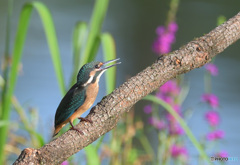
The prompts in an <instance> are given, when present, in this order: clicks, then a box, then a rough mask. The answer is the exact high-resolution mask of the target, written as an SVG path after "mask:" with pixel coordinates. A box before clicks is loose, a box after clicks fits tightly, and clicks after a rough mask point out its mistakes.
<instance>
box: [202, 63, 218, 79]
mask: <svg viewBox="0 0 240 165" xmlns="http://www.w3.org/2000/svg"><path fill="white" fill-rule="evenodd" d="M205 69H206V70H207V71H208V72H209V73H210V74H211V75H212V76H217V75H218V68H217V66H216V65H215V64H213V63H209V64H206V65H205Z"/></svg>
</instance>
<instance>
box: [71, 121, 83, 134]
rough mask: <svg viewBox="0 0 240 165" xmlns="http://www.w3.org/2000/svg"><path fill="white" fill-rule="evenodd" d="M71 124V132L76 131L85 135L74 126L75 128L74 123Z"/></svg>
mask: <svg viewBox="0 0 240 165" xmlns="http://www.w3.org/2000/svg"><path fill="white" fill-rule="evenodd" d="M70 124H71V126H72V127H71V128H70V129H71V130H75V131H77V132H79V133H80V134H81V135H84V133H83V132H82V131H81V130H79V129H77V128H75V127H74V126H73V124H72V122H70Z"/></svg>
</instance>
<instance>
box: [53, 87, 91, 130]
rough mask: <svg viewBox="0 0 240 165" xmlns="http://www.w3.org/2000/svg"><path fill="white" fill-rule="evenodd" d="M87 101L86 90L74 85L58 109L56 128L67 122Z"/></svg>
mask: <svg viewBox="0 0 240 165" xmlns="http://www.w3.org/2000/svg"><path fill="white" fill-rule="evenodd" d="M85 99H86V90H85V89H84V88H83V87H81V86H78V85H77V84H75V85H73V86H72V88H71V89H70V90H69V91H68V92H67V94H66V95H65V96H64V97H63V99H62V101H61V103H60V104H59V106H58V108H57V112H56V114H55V127H56V126H57V125H59V124H61V123H62V122H64V121H65V120H67V119H68V118H69V117H70V116H71V115H72V114H73V113H74V112H75V111H76V110H77V109H78V108H79V107H80V106H81V105H83V103H84V101H85Z"/></svg>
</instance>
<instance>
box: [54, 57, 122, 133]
mask: <svg viewBox="0 0 240 165" xmlns="http://www.w3.org/2000/svg"><path fill="white" fill-rule="evenodd" d="M117 60H119V58H118V59H115V60H110V61H107V62H90V63H88V64H85V65H84V66H83V67H82V68H81V69H80V71H79V72H78V75H77V82H76V84H74V85H73V86H72V87H71V88H70V90H69V91H68V92H67V94H66V95H65V96H64V97H63V99H62V101H61V102H60V104H59V106H58V108H57V111H56V114H55V125H54V126H55V131H54V135H53V137H54V136H56V135H57V134H58V132H59V131H60V130H61V129H62V128H63V127H64V126H65V125H66V124H67V123H68V122H69V123H70V124H71V126H72V127H71V129H72V130H76V131H78V132H79V133H81V134H83V132H82V131H81V130H79V129H77V128H75V127H74V126H73V123H72V122H73V120H74V119H76V118H78V119H80V120H84V121H88V122H90V123H92V121H91V120H89V119H85V118H82V117H80V116H81V115H82V114H83V113H84V112H85V111H87V110H88V109H89V108H90V107H91V106H92V104H93V103H94V101H95V99H96V97H97V94H98V89H99V86H98V82H99V79H100V77H101V75H102V74H103V73H104V72H105V71H106V70H107V69H109V68H111V67H113V66H116V65H117V64H120V63H121V62H117V63H115V64H113V65H110V66H106V65H107V64H109V63H112V62H115V61H117Z"/></svg>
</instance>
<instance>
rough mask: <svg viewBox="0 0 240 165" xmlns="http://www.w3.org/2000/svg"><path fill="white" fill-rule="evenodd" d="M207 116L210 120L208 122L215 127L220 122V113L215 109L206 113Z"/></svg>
mask: <svg viewBox="0 0 240 165" xmlns="http://www.w3.org/2000/svg"><path fill="white" fill-rule="evenodd" d="M205 118H206V120H207V121H208V123H209V124H210V125H211V126H213V127H215V126H217V125H218V124H219V114H218V113H217V112H215V111H208V112H207V113H206V114H205Z"/></svg>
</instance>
